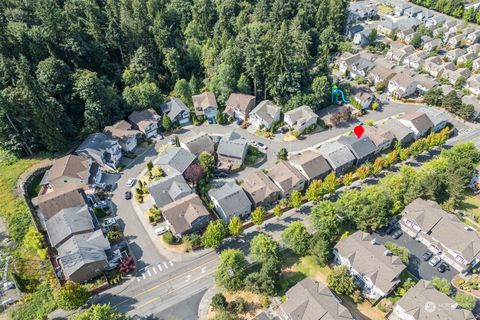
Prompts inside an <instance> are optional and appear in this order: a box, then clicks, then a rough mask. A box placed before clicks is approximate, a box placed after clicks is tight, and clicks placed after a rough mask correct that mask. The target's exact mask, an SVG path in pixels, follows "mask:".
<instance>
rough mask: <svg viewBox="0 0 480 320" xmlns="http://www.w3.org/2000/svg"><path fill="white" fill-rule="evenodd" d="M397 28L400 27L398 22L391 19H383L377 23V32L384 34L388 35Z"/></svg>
mask: <svg viewBox="0 0 480 320" xmlns="http://www.w3.org/2000/svg"><path fill="white" fill-rule="evenodd" d="M396 29H398V24H396V23H394V22H392V21H390V20H383V21H381V22H380V23H379V24H378V25H377V32H378V33H380V34H382V35H384V36H388V35H389V34H390V33H392V32H393V31H395V30H396Z"/></svg>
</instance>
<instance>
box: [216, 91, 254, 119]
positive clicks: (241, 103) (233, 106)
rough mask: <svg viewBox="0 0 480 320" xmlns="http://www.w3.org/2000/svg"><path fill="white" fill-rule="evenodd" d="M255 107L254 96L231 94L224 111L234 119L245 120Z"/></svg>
mask: <svg viewBox="0 0 480 320" xmlns="http://www.w3.org/2000/svg"><path fill="white" fill-rule="evenodd" d="M254 107H255V96H252V95H249V94H244V93H232V94H231V95H230V97H229V98H228V100H227V104H226V106H225V111H224V113H226V114H227V115H229V116H230V117H232V118H234V119H240V120H245V119H246V118H247V117H248V115H249V114H250V111H252V109H253V108H254Z"/></svg>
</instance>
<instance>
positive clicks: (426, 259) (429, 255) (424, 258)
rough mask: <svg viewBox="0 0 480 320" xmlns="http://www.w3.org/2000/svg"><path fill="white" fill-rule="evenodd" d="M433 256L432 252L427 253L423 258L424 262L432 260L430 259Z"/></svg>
mask: <svg viewBox="0 0 480 320" xmlns="http://www.w3.org/2000/svg"><path fill="white" fill-rule="evenodd" d="M432 256H433V253H432V252H430V251H427V252H425V253H424V254H423V256H422V258H423V261H428V260H430V258H431V257H432Z"/></svg>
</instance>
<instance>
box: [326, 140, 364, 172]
mask: <svg viewBox="0 0 480 320" xmlns="http://www.w3.org/2000/svg"><path fill="white" fill-rule="evenodd" d="M319 152H320V154H321V155H322V156H323V157H324V158H325V159H326V160H327V161H328V164H329V165H330V167H332V169H333V170H334V171H335V173H336V175H337V176H340V175H342V174H343V173H345V172H346V171H347V170H348V169H350V168H351V167H352V166H353V163H354V162H355V156H354V155H353V153H352V152H350V150H349V149H348V148H347V146H345V145H344V144H341V143H338V142H332V143H324V144H322V146H321V147H320V149H319Z"/></svg>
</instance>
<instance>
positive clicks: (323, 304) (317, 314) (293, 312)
mask: <svg viewBox="0 0 480 320" xmlns="http://www.w3.org/2000/svg"><path fill="white" fill-rule="evenodd" d="M286 295H287V300H286V301H285V302H284V303H282V305H281V309H282V310H283V311H284V312H285V313H287V314H288V315H289V319H292V320H313V319H315V320H323V319H324V320H349V319H352V320H353V319H354V318H353V316H352V314H351V313H350V311H348V309H347V308H345V307H344V306H343V305H341V304H340V303H339V300H338V298H337V297H336V296H335V295H334V294H333V292H332V291H331V290H330V289H329V288H328V287H327V286H326V285H325V284H323V283H319V282H317V281H313V280H312V279H310V278H305V279H303V280H302V281H300V282H298V283H297V284H295V285H294V286H293V287H291V288H290V289H289V290H288V291H287V293H286Z"/></svg>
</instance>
